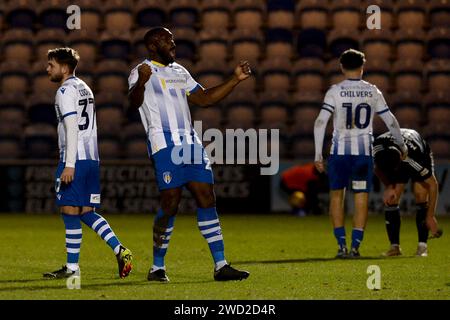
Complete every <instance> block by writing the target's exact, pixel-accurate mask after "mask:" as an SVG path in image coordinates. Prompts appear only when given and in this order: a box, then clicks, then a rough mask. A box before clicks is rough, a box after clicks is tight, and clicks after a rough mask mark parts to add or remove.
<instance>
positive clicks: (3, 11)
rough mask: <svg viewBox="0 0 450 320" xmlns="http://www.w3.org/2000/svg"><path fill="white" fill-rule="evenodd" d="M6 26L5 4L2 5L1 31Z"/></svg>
mask: <svg viewBox="0 0 450 320" xmlns="http://www.w3.org/2000/svg"><path fill="white" fill-rule="evenodd" d="M4 24H5V4H4V3H0V31H2V30H3V26H4Z"/></svg>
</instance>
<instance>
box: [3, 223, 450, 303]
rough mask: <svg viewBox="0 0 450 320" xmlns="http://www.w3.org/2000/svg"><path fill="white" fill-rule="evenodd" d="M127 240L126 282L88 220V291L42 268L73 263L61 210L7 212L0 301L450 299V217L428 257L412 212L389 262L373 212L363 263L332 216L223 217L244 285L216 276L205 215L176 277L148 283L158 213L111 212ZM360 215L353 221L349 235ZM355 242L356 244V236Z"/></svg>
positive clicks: (170, 265)
mask: <svg viewBox="0 0 450 320" xmlns="http://www.w3.org/2000/svg"><path fill="white" fill-rule="evenodd" d="M106 218H107V219H108V220H109V222H110V224H111V226H112V227H113V229H114V231H115V233H116V234H117V235H118V237H119V239H120V240H121V241H122V242H123V243H124V244H125V245H126V246H128V247H129V248H130V249H131V250H132V251H133V254H134V269H133V272H132V273H131V274H130V276H129V277H128V278H126V279H119V278H118V275H117V264H116V260H115V257H114V255H113V253H112V251H111V250H110V248H109V247H107V246H106V245H105V244H104V242H103V241H102V240H101V239H100V238H99V237H98V236H97V235H96V234H95V233H94V232H93V231H91V230H90V229H89V228H87V227H86V226H84V225H83V243H82V246H81V256H80V266H81V290H69V289H67V288H66V284H65V280H45V279H43V278H42V273H43V272H46V271H52V270H55V269H57V268H59V267H60V266H61V265H62V264H63V263H64V262H65V248H64V238H65V235H64V228H63V223H62V219H61V218H60V217H59V216H58V215H51V216H50V215H9V214H8V215H6V214H2V215H0V235H1V241H0V248H1V252H2V258H1V263H0V299H151V300H158V299H219V300H221V299H239V300H246V299H295V300H297V299H449V298H450V249H449V248H450V236H449V232H450V219H449V218H442V217H441V218H440V219H439V221H440V224H441V226H442V227H443V228H444V235H443V237H442V238H440V239H434V240H430V242H429V256H428V257H426V258H418V257H415V256H414V253H415V250H416V246H417V232H416V228H415V222H414V219H413V217H403V220H402V231H401V241H402V248H403V256H402V257H396V258H382V257H380V253H381V252H383V251H385V250H386V249H387V248H388V241H387V236H386V233H385V229H384V221H383V218H382V217H378V216H370V218H369V222H368V226H367V229H366V233H365V235H364V241H363V245H362V247H361V254H362V255H363V256H364V258H363V259H360V260H335V259H333V257H334V255H335V253H336V244H335V240H334V237H333V235H332V228H331V225H330V221H329V219H328V217H327V216H322V217H306V218H296V217H293V216H288V215H264V216H263V215H222V217H221V222H222V230H223V234H224V238H225V250H226V257H227V259H228V261H229V262H231V263H232V265H234V266H235V267H238V268H242V269H246V270H248V271H250V273H251V275H250V278H249V279H247V280H245V281H240V282H227V283H220V282H215V281H213V265H212V259H211V257H210V254H209V250H208V247H207V244H206V242H205V240H204V239H203V238H202V237H201V234H200V233H199V231H198V229H197V226H196V218H195V217H194V216H190V215H185V216H183V215H180V216H178V217H177V220H176V222H175V230H174V233H173V235H172V239H171V243H170V246H169V251H168V254H167V257H166V265H167V272H168V275H169V277H170V279H171V282H170V283H167V284H160V283H149V282H148V281H147V280H146V276H147V272H148V269H149V267H150V264H151V251H152V249H151V245H152V240H151V239H152V222H153V216H150V215H134V216H120V215H108V216H106ZM350 232H351V221H350V220H347V236H348V234H349V233H350ZM348 241H349V240H347V242H348ZM369 265H378V266H379V267H380V269H381V290H377V291H373V290H369V289H367V286H366V281H367V278H368V276H369V275H368V274H367V267H368V266H369Z"/></svg>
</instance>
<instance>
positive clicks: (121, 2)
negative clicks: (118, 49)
mask: <svg viewBox="0 0 450 320" xmlns="http://www.w3.org/2000/svg"><path fill="white" fill-rule="evenodd" d="M131 6H132V4H131V3H130V1H127V0H109V1H106V2H105V3H104V5H103V12H102V14H103V18H104V22H105V29H106V30H107V31H108V30H110V31H117V32H125V33H128V32H130V31H131V28H132V27H133V24H134V21H133V12H132V8H131Z"/></svg>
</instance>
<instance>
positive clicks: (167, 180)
mask: <svg viewBox="0 0 450 320" xmlns="http://www.w3.org/2000/svg"><path fill="white" fill-rule="evenodd" d="M163 180H164V182H165V183H166V184H169V183H170V181H172V174H171V173H170V171H166V172H163Z"/></svg>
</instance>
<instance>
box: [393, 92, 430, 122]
mask: <svg viewBox="0 0 450 320" xmlns="http://www.w3.org/2000/svg"><path fill="white" fill-rule="evenodd" d="M390 100H391V107H392V110H393V113H394V115H395V117H396V118H397V120H398V122H399V124H400V127H402V128H411V129H418V128H419V127H420V126H421V124H422V120H423V109H422V96H421V95H420V93H418V92H414V91H403V92H397V93H396V94H394V95H393V96H392V98H391V99H390Z"/></svg>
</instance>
